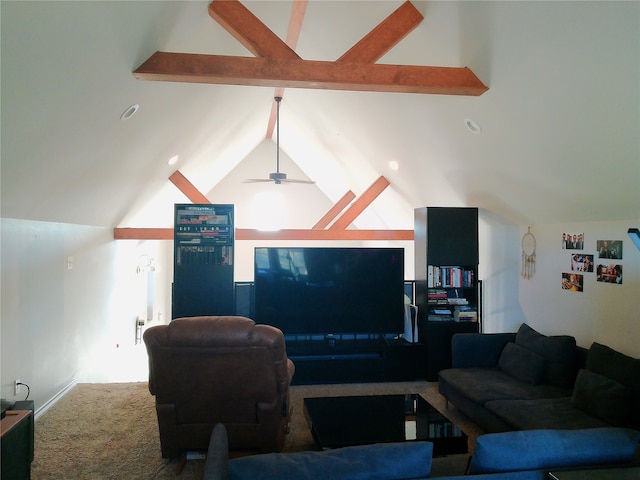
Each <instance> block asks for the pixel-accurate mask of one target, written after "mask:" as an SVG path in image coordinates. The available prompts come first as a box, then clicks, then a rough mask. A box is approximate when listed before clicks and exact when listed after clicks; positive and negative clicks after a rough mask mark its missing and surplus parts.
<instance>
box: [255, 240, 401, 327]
mask: <svg viewBox="0 0 640 480" xmlns="http://www.w3.org/2000/svg"><path fill="white" fill-rule="evenodd" d="M254 274H255V277H254V281H255V321H256V323H263V324H268V325H273V326H275V327H278V328H279V329H281V330H282V331H283V333H284V334H285V335H311V336H315V335H324V336H326V335H335V334H356V335H359V334H399V333H402V332H403V331H404V249H402V248H323V247H298V248H276V247H257V248H256V249H255V271H254Z"/></svg>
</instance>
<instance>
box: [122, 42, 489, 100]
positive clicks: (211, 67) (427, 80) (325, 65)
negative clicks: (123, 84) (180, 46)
mask: <svg viewBox="0 0 640 480" xmlns="http://www.w3.org/2000/svg"><path fill="white" fill-rule="evenodd" d="M133 74H134V76H135V77H136V78H137V79H139V80H150V81H162V82H183V83H209V84H220V85H252V86H258V87H275V88H277V87H282V88H312V89H329V90H353V91H368V92H394V93H428V94H441V95H471V96H478V95H482V94H483V93H484V92H486V91H487V90H488V87H487V86H485V85H484V84H483V83H482V82H481V81H480V79H478V77H476V76H475V74H474V73H473V72H472V71H471V70H470V69H468V68H467V67H421V66H417V65H380V64H370V63H357V64H353V63H336V62H327V61H313V60H295V61H291V60H274V59H266V58H249V57H232V56H223V55H204V54H191V53H168V52H156V53H154V54H153V55H152V56H151V57H150V58H149V59H148V60H146V61H145V62H144V63H143V64H142V65H140V66H139V67H138V68H137V69H136V70H135V71H134V72H133Z"/></svg>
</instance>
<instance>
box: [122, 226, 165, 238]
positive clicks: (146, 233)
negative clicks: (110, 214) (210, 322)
mask: <svg viewBox="0 0 640 480" xmlns="http://www.w3.org/2000/svg"><path fill="white" fill-rule="evenodd" d="M113 239H114V240H173V228H127V227H116V228H114V229H113Z"/></svg>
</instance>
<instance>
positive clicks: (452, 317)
mask: <svg viewBox="0 0 640 480" xmlns="http://www.w3.org/2000/svg"><path fill="white" fill-rule="evenodd" d="M427 320H428V321H430V322H477V321H478V311H477V310H476V309H475V308H473V307H471V306H466V305H464V306H455V307H454V308H453V309H451V308H443V307H434V308H430V309H429V313H428V315H427Z"/></svg>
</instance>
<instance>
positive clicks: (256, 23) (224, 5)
mask: <svg viewBox="0 0 640 480" xmlns="http://www.w3.org/2000/svg"><path fill="white" fill-rule="evenodd" d="M209 15H210V16H211V18H213V19H214V20H215V21H216V22H218V23H219V24H220V25H221V26H222V27H223V28H224V29H225V30H226V31H227V32H229V33H230V34H231V35H233V37H234V38H235V39H236V40H238V41H239V42H240V43H241V44H242V45H244V46H245V48H246V49H247V50H249V51H250V52H251V53H253V54H254V55H255V56H257V57H269V58H282V59H290V60H296V59H298V60H299V59H300V57H299V56H298V54H297V53H296V52H294V51H293V50H292V49H291V48H290V47H289V46H288V45H287V44H286V43H285V42H283V41H282V40H281V39H280V37H278V36H277V35H276V34H275V33H273V32H272V31H271V30H269V28H268V27H267V26H266V25H265V24H264V23H262V22H261V21H260V20H259V19H258V17H256V16H255V15H254V14H253V13H251V11H250V10H249V9H248V8H247V7H245V6H244V5H242V4H241V3H240V2H239V1H238V0H214V1H213V2H211V3H210V4H209Z"/></svg>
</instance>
